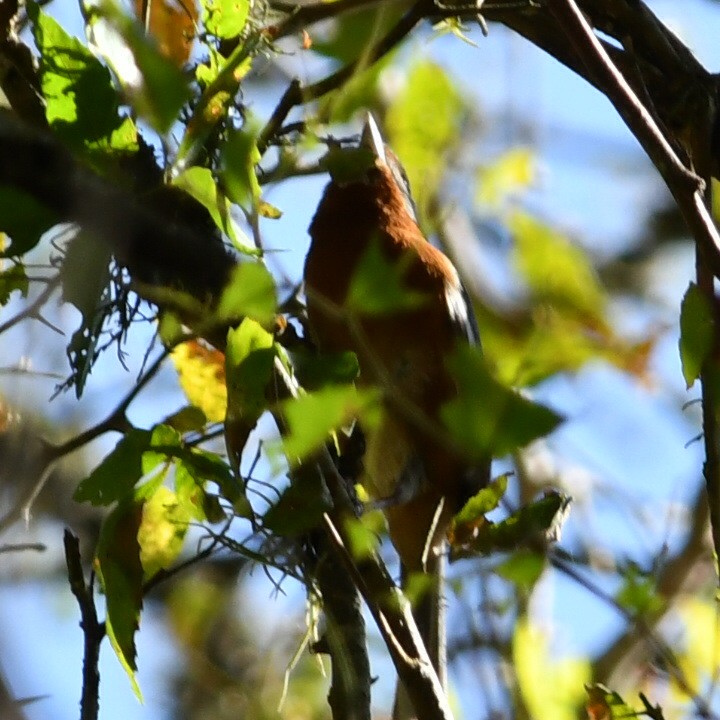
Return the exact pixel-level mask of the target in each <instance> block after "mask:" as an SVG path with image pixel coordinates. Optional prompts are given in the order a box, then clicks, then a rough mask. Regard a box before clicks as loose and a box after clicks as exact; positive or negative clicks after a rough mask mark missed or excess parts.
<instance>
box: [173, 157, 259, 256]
mask: <svg viewBox="0 0 720 720" xmlns="http://www.w3.org/2000/svg"><path fill="white" fill-rule="evenodd" d="M173 185H176V186H177V187H179V188H182V189H183V190H184V191H185V192H186V193H188V194H189V195H192V197H194V198H195V199H196V200H197V201H198V202H199V203H201V204H202V205H203V207H205V208H206V209H207V211H208V212H209V213H210V217H212V219H213V221H214V223H215V225H216V227H217V228H218V229H219V230H220V231H221V232H223V233H224V234H225V235H227V236H228V237H229V238H230V240H231V242H232V243H233V245H234V246H235V247H236V248H237V249H238V250H239V251H240V252H242V253H244V254H246V255H259V250H258V249H257V248H255V247H253V246H252V245H250V243H249V240H248V239H247V237H246V236H245V234H244V233H243V232H242V230H241V229H240V227H239V226H238V224H237V223H236V222H235V221H234V220H233V217H232V214H231V210H230V208H231V207H232V203H231V202H230V200H228V198H226V197H225V196H224V195H223V194H222V192H221V191H220V188H219V185H218V183H217V182H216V180H215V178H214V176H213V174H212V171H211V170H210V169H209V168H203V167H191V168H188V169H187V170H185V171H184V172H182V173H180V174H179V175H178V176H177V177H176V178H174V179H173Z"/></svg>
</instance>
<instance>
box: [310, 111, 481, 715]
mask: <svg viewBox="0 0 720 720" xmlns="http://www.w3.org/2000/svg"><path fill="white" fill-rule="evenodd" d="M356 149H358V150H361V151H363V152H364V153H365V155H364V156H361V157H364V158H366V160H365V161H364V162H359V163H358V167H357V168H356V170H355V172H353V173H345V174H341V173H338V174H337V175H338V176H337V177H333V176H332V169H331V180H330V182H329V184H328V185H327V186H326V188H325V190H324V193H323V195H322V198H321V200H320V202H319V205H318V207H317V210H316V212H315V215H314V217H313V219H312V221H311V224H310V227H309V235H310V239H311V242H310V247H309V250H308V254H307V256H306V260H305V268H304V284H305V292H306V298H307V319H308V326H309V332H310V336H311V339H312V341H313V342H314V344H315V345H316V346H317V348H318V350H319V351H320V352H321V353H341V352H347V351H352V352H354V353H355V354H356V355H357V358H358V362H359V368H360V370H359V375H358V378H357V384H358V385H360V386H363V387H377V388H380V390H381V392H382V415H381V420H380V422H379V423H378V424H376V425H374V426H373V427H369V428H362V430H363V433H364V436H365V438H364V439H365V453H364V457H363V461H362V465H363V469H362V474H361V478H360V482H361V483H362V485H363V486H364V487H365V489H366V490H367V493H368V494H369V496H370V497H371V498H372V500H373V501H374V503H375V504H376V505H377V506H378V507H381V508H382V509H383V512H384V514H385V517H386V521H387V526H388V534H389V536H390V539H391V541H392V544H393V545H394V547H395V549H396V551H397V553H398V555H399V558H400V562H401V573H402V584H403V586H404V587H407V582H408V580H409V578H410V577H411V576H412V575H413V574H422V575H423V576H426V577H428V578H430V579H431V582H430V587H431V589H430V590H429V591H428V592H427V593H425V595H423V596H422V597H421V599H420V600H419V602H417V604H416V605H415V606H414V607H413V616H414V618H415V621H416V624H417V626H418V630H419V632H420V635H421V637H422V639H423V641H424V643H425V646H426V649H427V651H428V655H429V657H430V660H431V661H432V663H433V665H434V666H435V669H436V671H437V673H438V676H439V677H440V680H441V682H442V683H443V686H445V684H446V682H447V679H446V670H445V638H444V625H443V607H444V600H443V598H442V594H441V593H442V588H441V586H440V583H441V577H440V576H441V574H442V567H443V548H444V546H445V538H446V535H447V530H448V527H449V525H450V522H451V520H452V518H453V516H454V515H455V514H456V513H457V512H458V511H459V510H460V509H461V508H462V506H463V505H464V504H465V502H466V501H467V500H468V499H469V498H470V497H472V496H473V495H474V494H475V493H477V492H478V491H479V490H480V489H481V488H483V487H484V486H485V485H487V484H488V482H489V479H490V464H489V461H488V462H481V463H478V462H477V461H474V462H473V461H471V460H469V459H468V458H467V457H465V455H464V454H463V452H462V451H461V450H459V449H458V448H457V447H456V446H455V445H454V444H453V443H452V439H451V438H448V434H447V432H444V431H443V426H442V422H441V408H442V407H443V405H445V404H446V403H448V402H449V401H451V400H453V398H455V397H457V394H458V387H457V384H456V382H455V380H454V379H453V376H452V374H451V373H450V371H449V370H448V366H447V359H448V357H449V356H450V355H451V354H452V353H453V351H454V350H455V348H457V346H458V344H460V343H465V344H473V345H474V344H479V342H480V337H479V332H478V326H477V323H476V320H475V316H474V313H473V309H472V304H471V302H470V300H469V298H468V294H467V292H466V291H465V288H464V287H463V284H462V282H461V280H460V276H459V274H458V271H457V269H456V268H455V267H454V266H453V264H452V262H451V261H450V259H449V258H448V257H447V256H446V255H445V254H444V253H442V252H441V251H440V250H439V249H438V248H436V247H435V246H434V245H432V244H431V243H430V242H429V241H428V239H427V238H426V237H425V235H424V234H423V232H422V230H421V229H420V226H419V225H418V218H417V215H416V211H415V205H414V203H413V200H412V195H411V193H410V187H409V183H408V179H407V175H406V174H405V172H404V170H403V168H402V165H401V164H400V161H399V160H398V158H397V157H396V156H395V155H394V153H393V152H392V150H391V149H390V148H389V147H388V146H387V145H386V144H385V143H384V140H383V138H382V135H381V133H380V130H379V127H378V124H377V122H376V120H375V119H374V117H373V115H372V114H370V113H368V114H367V117H366V119H365V123H364V126H363V130H362V134H361V136H360V141H359V144H358V147H357V148H356ZM373 250H374V251H375V252H379V255H380V257H381V258H382V262H383V263H384V264H385V265H386V266H387V267H389V268H390V269H392V270H393V272H394V274H395V276H396V277H398V278H399V279H400V281H401V282H402V286H403V289H404V290H405V291H406V292H407V297H408V302H399V303H397V305H396V306H389V307H387V308H384V310H385V311H384V312H383V311H373V312H367V313H364V312H363V311H362V307H360V308H358V307H356V306H355V305H356V304H355V305H354V304H353V302H352V297H351V295H352V293H353V287H354V283H356V278H357V274H358V272H360V271H361V270H362V268H363V267H367V263H366V259H367V257H368V253H371V252H372V251H373ZM402 694H403V693H402V689H401V688H399V689H398V695H397V696H396V707H395V713H394V717H396V718H398V717H401V716H403V717H413V714H412V709H411V708H410V709H409V710H406V711H402V710H398V705H399V704H404V705H407V704H408V703H409V701H408V700H407V696H405V699H404V700H403V699H402Z"/></svg>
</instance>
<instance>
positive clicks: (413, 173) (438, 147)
mask: <svg viewBox="0 0 720 720" xmlns="http://www.w3.org/2000/svg"><path fill="white" fill-rule="evenodd" d="M464 109H465V101H464V100H463V98H462V95H461V94H460V91H459V89H458V87H457V85H456V84H455V81H454V80H453V79H452V78H451V76H450V75H449V74H448V73H447V72H446V71H445V70H444V69H443V68H442V67H441V66H440V65H438V64H436V63H434V62H431V61H428V60H422V61H419V62H417V63H415V64H414V65H413V66H412V67H411V68H410V71H409V72H408V74H407V78H406V81H405V85H404V87H403V88H402V89H401V91H400V92H399V93H397V94H396V95H395V97H394V98H393V100H392V102H391V103H390V106H389V107H388V112H387V117H386V121H385V122H386V126H387V131H388V137H389V144H390V145H391V146H392V148H393V150H394V151H395V152H396V153H397V155H398V157H399V158H400V160H401V161H402V163H403V165H404V167H405V170H406V172H407V176H408V179H409V181H410V186H411V188H412V190H413V196H414V199H415V202H416V204H417V207H418V213H419V217H420V219H421V221H423V220H424V219H426V218H427V216H428V203H429V202H430V201H431V200H432V199H433V198H434V197H435V195H436V193H437V191H438V187H439V184H440V182H441V180H442V178H443V175H444V173H445V168H446V164H447V160H446V158H447V155H448V151H449V150H450V148H452V147H453V146H454V145H456V144H457V143H459V142H460V139H461V132H460V129H461V126H462V122H463V115H464Z"/></svg>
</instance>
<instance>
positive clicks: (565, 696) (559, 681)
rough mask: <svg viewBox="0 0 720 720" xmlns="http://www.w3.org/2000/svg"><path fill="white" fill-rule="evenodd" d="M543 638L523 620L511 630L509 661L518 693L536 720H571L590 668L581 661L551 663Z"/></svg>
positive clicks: (586, 663) (576, 659) (583, 660)
mask: <svg viewBox="0 0 720 720" xmlns="http://www.w3.org/2000/svg"><path fill="white" fill-rule="evenodd" d="M547 645H548V643H547V638H546V636H545V634H544V633H543V632H542V630H540V629H539V628H538V627H535V626H533V625H532V624H531V623H530V621H529V620H528V619H527V618H523V619H521V620H520V622H519V623H518V625H517V627H516V629H515V637H514V638H513V659H514V661H515V669H516V672H517V677H518V683H519V685H520V691H521V692H522V695H523V698H524V699H525V704H526V705H527V708H528V710H529V711H530V715H531V717H533V718H535V719H536V720H540V719H541V718H553V720H575V718H576V717H577V715H576V713H577V708H578V707H581V706H582V705H583V703H584V698H585V684H586V683H589V682H590V675H591V667H590V663H589V662H588V660H587V659H585V658H567V659H564V660H554V659H553V658H551V657H550V653H549V651H548V646H547Z"/></svg>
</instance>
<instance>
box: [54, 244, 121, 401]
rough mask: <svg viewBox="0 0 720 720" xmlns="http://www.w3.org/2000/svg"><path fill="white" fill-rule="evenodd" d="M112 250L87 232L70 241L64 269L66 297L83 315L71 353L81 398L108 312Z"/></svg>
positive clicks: (78, 393) (68, 352)
mask: <svg viewBox="0 0 720 720" xmlns="http://www.w3.org/2000/svg"><path fill="white" fill-rule="evenodd" d="M110 260H111V257H110V253H109V251H108V249H107V247H106V246H104V245H101V244H100V243H98V242H97V241H96V240H95V239H94V238H92V237H91V236H90V235H88V234H87V233H84V232H79V233H78V234H77V235H76V236H75V237H74V238H73V239H72V240H71V241H70V243H68V246H67V250H66V252H65V258H64V260H63V264H62V268H61V270H60V277H61V280H62V290H63V298H64V299H65V300H66V301H67V302H70V303H72V304H73V305H75V307H76V308H77V309H78V310H79V311H80V314H81V315H82V322H81V323H80V327H79V328H78V329H77V330H76V331H75V333H74V334H73V336H72V338H71V340H70V343H69V345H68V347H67V355H68V359H69V361H70V366H71V368H72V370H73V377H72V381H73V383H74V385H75V394H76V396H77V397H78V398H79V397H80V396H81V395H82V392H83V390H84V388H85V382H86V381H87V378H88V376H89V375H90V372H91V370H92V367H93V364H94V363H95V360H96V359H97V356H98V349H97V347H98V341H99V339H100V335H101V333H102V330H103V327H104V325H105V319H106V317H107V315H108V313H110V312H112V311H111V309H110V303H108V302H106V299H107V297H108V294H109V283H110Z"/></svg>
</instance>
